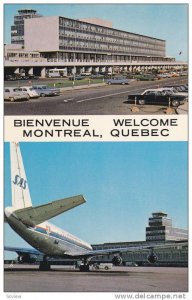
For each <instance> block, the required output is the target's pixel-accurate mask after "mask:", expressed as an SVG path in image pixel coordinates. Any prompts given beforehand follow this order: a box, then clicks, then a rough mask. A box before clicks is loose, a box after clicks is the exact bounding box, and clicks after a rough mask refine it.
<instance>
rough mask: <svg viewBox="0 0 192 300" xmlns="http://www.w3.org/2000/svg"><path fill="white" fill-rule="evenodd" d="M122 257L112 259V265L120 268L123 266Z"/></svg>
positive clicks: (116, 256)
mask: <svg viewBox="0 0 192 300" xmlns="http://www.w3.org/2000/svg"><path fill="white" fill-rule="evenodd" d="M122 261H123V260H122V257H121V256H119V255H115V256H114V257H113V259H112V263H113V264H114V266H120V265H121V264H122Z"/></svg>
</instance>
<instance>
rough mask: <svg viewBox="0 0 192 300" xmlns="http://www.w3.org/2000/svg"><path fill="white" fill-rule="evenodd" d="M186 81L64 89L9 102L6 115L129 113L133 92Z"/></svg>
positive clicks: (157, 110) (152, 109) (153, 109)
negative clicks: (51, 93) (53, 95)
mask: <svg viewBox="0 0 192 300" xmlns="http://www.w3.org/2000/svg"><path fill="white" fill-rule="evenodd" d="M181 81H182V82H183V81H185V82H186V79H184V78H175V79H173V78H171V79H166V80H161V81H155V82H132V83H131V84H130V85H128V86H119V85H117V86H107V85H105V86H101V87H95V88H93V87H91V88H89V89H79V90H73V89H72V90H71V91H64V93H63V94H62V95H60V96H57V97H44V98H38V99H35V100H34V99H33V100H30V101H27V102H15V103H10V102H5V105H4V114H5V115H115V114H117V115H129V114H132V112H131V105H128V104H127V103H126V100H127V95H128V94H130V93H141V92H142V91H143V90H145V89H146V88H151V87H159V86H161V85H165V84H169V83H173V82H174V83H175V82H181ZM137 114H164V107H159V106H152V105H148V106H145V107H141V110H140V111H139V112H138V113H137Z"/></svg>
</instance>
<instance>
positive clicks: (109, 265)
mask: <svg viewBox="0 0 192 300" xmlns="http://www.w3.org/2000/svg"><path fill="white" fill-rule="evenodd" d="M112 268H113V264H112V263H95V264H93V269H95V270H106V271H107V270H109V269H112Z"/></svg>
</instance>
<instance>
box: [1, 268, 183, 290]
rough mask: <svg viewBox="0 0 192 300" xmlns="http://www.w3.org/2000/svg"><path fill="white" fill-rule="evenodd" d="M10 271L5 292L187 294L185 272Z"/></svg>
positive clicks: (179, 269) (159, 270) (5, 281)
mask: <svg viewBox="0 0 192 300" xmlns="http://www.w3.org/2000/svg"><path fill="white" fill-rule="evenodd" d="M36 267H37V266H36ZM14 268H16V267H14ZM14 268H13V269H12V270H10V269H8V270H6V272H5V276H4V291H5V292H49V291H52V292H53V291H55V292H187V290H188V269H187V268H168V267H113V268H112V269H111V270H109V271H90V272H89V273H87V272H85V273H81V272H79V271H76V270H70V269H69V270H66V268H62V267H59V268H58V267H56V266H52V271H49V272H47V271H45V272H40V271H38V270H37V269H31V268H28V266H25V267H24V268H22V269H14Z"/></svg>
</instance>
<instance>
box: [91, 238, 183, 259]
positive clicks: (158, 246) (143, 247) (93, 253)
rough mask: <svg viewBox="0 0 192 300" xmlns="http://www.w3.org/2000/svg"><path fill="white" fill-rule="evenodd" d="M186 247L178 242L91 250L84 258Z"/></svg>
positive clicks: (181, 242)
mask: <svg viewBox="0 0 192 300" xmlns="http://www.w3.org/2000/svg"><path fill="white" fill-rule="evenodd" d="M187 245H188V242H187V241H178V242H170V243H161V244H149V245H141V246H129V247H120V248H113V249H101V250H91V251H89V252H88V253H86V256H87V257H92V256H99V255H107V254H118V253H123V252H132V251H134V252H136V251H141V250H153V249H156V250H158V249H163V248H170V247H173V248H174V247H176V248H178V247H182V246H187Z"/></svg>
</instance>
